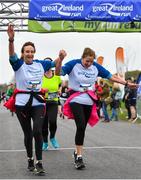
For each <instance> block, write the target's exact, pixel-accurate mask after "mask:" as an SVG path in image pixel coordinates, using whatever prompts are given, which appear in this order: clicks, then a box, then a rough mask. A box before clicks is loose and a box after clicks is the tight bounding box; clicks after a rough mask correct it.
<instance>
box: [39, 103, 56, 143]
mask: <svg viewBox="0 0 141 180" xmlns="http://www.w3.org/2000/svg"><path fill="white" fill-rule="evenodd" d="M57 114H58V103H57V102H54V103H53V102H52V103H47V104H46V115H45V119H44V123H43V128H42V135H43V140H44V142H48V134H49V131H50V139H51V138H54V137H55V133H56V130H57ZM48 127H49V131H48Z"/></svg>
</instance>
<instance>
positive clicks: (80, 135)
mask: <svg viewBox="0 0 141 180" xmlns="http://www.w3.org/2000/svg"><path fill="white" fill-rule="evenodd" d="M70 107H71V110H72V113H73V115H74V120H75V124H76V134H75V145H83V143H84V137H85V130H86V127H87V123H88V120H89V117H90V114H91V110H92V106H90V105H83V104H79V103H75V102H72V103H70Z"/></svg>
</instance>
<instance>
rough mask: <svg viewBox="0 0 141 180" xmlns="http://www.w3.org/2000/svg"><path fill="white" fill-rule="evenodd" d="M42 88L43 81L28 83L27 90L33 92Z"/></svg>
mask: <svg viewBox="0 0 141 180" xmlns="http://www.w3.org/2000/svg"><path fill="white" fill-rule="evenodd" d="M40 87H41V81H28V85H27V89H29V90H31V91H35V90H36V91H38V90H40Z"/></svg>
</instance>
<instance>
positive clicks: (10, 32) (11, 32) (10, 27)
mask: <svg viewBox="0 0 141 180" xmlns="http://www.w3.org/2000/svg"><path fill="white" fill-rule="evenodd" d="M7 34H8V36H9V39H10V40H13V39H14V35H15V32H14V25H12V24H9V25H8V29H7Z"/></svg>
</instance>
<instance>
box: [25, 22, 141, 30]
mask: <svg viewBox="0 0 141 180" xmlns="http://www.w3.org/2000/svg"><path fill="white" fill-rule="evenodd" d="M28 31H31V32H37V33H52V32H141V22H132V23H119V22H103V21H63V20H62V21H35V20H28Z"/></svg>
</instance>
